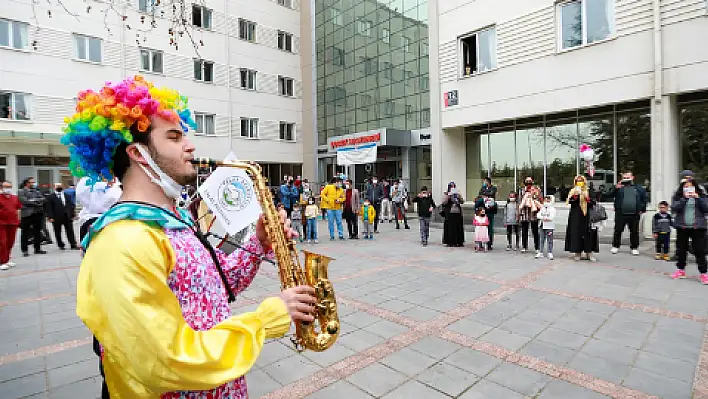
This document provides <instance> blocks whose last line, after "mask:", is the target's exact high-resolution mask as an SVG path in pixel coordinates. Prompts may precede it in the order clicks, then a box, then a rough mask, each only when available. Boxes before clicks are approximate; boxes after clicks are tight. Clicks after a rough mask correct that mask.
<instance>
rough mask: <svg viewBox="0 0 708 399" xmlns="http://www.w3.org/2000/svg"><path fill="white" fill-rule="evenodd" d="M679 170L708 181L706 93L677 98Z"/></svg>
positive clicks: (707, 113)
mask: <svg viewBox="0 0 708 399" xmlns="http://www.w3.org/2000/svg"><path fill="white" fill-rule="evenodd" d="M679 137H680V139H681V146H680V151H681V164H680V165H681V169H682V170H685V169H690V170H692V171H693V173H695V175H696V178H697V179H698V181H700V182H705V181H706V180H708V92H703V93H695V94H692V95H686V96H680V97H679Z"/></svg>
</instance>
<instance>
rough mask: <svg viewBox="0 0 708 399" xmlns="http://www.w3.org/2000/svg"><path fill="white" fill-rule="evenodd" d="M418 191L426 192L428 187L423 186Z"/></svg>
mask: <svg viewBox="0 0 708 399" xmlns="http://www.w3.org/2000/svg"><path fill="white" fill-rule="evenodd" d="M420 191H428V186H423V187H421V188H420Z"/></svg>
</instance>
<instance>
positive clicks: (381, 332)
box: [363, 320, 408, 339]
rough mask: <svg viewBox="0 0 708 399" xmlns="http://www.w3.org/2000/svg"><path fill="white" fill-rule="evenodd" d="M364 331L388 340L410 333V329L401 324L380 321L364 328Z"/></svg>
mask: <svg viewBox="0 0 708 399" xmlns="http://www.w3.org/2000/svg"><path fill="white" fill-rule="evenodd" d="M363 329H364V330H365V331H368V332H370V333H373V334H376V335H378V336H380V337H383V338H386V339H389V338H392V337H395V336H396V335H399V334H403V333H404V332H406V331H408V327H406V326H402V325H400V324H397V323H394V322H391V321H388V320H381V321H378V322H376V323H374V324H371V325H369V326H366V327H364V328H363Z"/></svg>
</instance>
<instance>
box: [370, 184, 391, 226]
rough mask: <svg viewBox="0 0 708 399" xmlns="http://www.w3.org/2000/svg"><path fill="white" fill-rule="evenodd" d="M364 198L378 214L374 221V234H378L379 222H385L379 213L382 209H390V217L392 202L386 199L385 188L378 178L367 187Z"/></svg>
mask: <svg viewBox="0 0 708 399" xmlns="http://www.w3.org/2000/svg"><path fill="white" fill-rule="evenodd" d="M364 198H365V199H368V200H369V202H371V205H372V206H373V207H374V212H375V213H376V218H375V219H374V233H378V232H379V220H383V219H381V218H380V217H379V213H380V212H382V209H386V207H388V208H389V209H388V213H389V215H390V213H391V210H390V201H388V199H387V198H386V192H385V187H384V185H382V184H381V183H379V179H378V178H377V177H376V176H373V177H372V178H371V183H370V184H368V185H367V186H366V195H365V196H364Z"/></svg>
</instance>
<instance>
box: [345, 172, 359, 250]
mask: <svg viewBox="0 0 708 399" xmlns="http://www.w3.org/2000/svg"><path fill="white" fill-rule="evenodd" d="M344 190H345V191H344V198H345V201H344V212H343V215H344V218H345V220H346V221H347V230H349V239H350V240H358V239H359V221H358V218H359V207H361V203H360V198H359V190H357V189H356V188H354V186H353V185H352V181H351V180H349V179H347V180H346V181H345V182H344Z"/></svg>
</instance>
